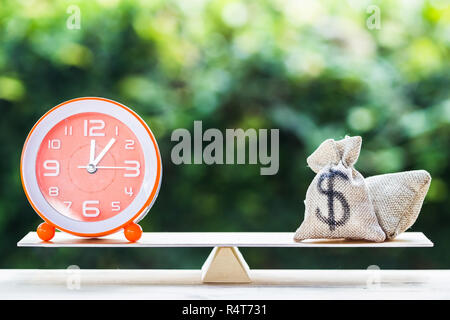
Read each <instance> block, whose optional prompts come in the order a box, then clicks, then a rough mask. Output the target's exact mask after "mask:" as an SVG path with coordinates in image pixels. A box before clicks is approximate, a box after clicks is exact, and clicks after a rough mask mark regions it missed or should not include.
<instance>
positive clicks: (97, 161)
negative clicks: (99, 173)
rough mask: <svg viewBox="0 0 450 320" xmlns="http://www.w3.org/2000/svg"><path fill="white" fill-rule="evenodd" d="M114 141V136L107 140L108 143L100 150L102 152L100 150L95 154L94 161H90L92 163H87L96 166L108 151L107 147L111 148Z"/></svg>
mask: <svg viewBox="0 0 450 320" xmlns="http://www.w3.org/2000/svg"><path fill="white" fill-rule="evenodd" d="M114 142H116V139H114V138H112V139H111V140H109V142H108V144H107V145H106V147H105V148H104V149H103V150H102V152H100V153H99V155H98V156H97V158H95V159H94V161H92V163H89V164H91V165H94V166H96V165H97V164H98V163H99V162H100V161H101V160H102V159H103V157H104V156H105V154H106V153H107V152H108V151H109V149H111V147H112V145H113V144H114Z"/></svg>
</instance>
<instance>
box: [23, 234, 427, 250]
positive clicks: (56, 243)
mask: <svg viewBox="0 0 450 320" xmlns="http://www.w3.org/2000/svg"><path fill="white" fill-rule="evenodd" d="M293 238H294V233H292V232H144V233H143V235H142V238H141V239H140V240H139V241H138V242H135V243H130V242H128V241H127V240H126V239H125V237H124V235H123V233H121V232H120V233H115V234H112V235H109V236H106V237H102V238H98V239H96V238H80V237H75V236H72V235H70V234H67V233H65V232H57V233H56V235H55V237H54V238H53V239H52V240H51V241H49V242H45V241H42V240H41V239H39V237H38V236H37V234H36V232H29V233H28V234H27V235H26V236H25V237H24V238H23V239H22V240H20V241H19V242H18V243H17V245H18V246H19V247H216V246H222V247H303V248H307V247H432V246H433V243H432V242H431V241H430V240H429V239H428V238H427V237H426V236H425V235H424V234H423V233H422V232H404V233H402V234H400V235H399V236H397V237H396V238H395V239H393V240H390V241H385V242H380V243H376V242H369V241H356V240H352V241H350V240H329V239H328V240H327V239H319V240H304V241H302V242H295V241H294V239H293Z"/></svg>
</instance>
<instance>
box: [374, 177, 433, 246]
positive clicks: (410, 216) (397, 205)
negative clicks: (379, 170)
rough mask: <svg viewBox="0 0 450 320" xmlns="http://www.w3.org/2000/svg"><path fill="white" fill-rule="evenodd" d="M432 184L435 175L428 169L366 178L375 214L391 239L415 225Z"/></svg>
mask: <svg viewBox="0 0 450 320" xmlns="http://www.w3.org/2000/svg"><path fill="white" fill-rule="evenodd" d="M430 183H431V176H430V174H429V173H428V172H427V171H425V170H414V171H405V172H397V173H388V174H382V175H378V176H373V177H369V178H366V184H367V187H368V188H369V195H370V198H371V200H372V204H373V207H374V209H375V213H376V215H377V217H378V221H379V223H380V226H381V228H382V229H383V230H384V232H385V233H386V237H387V238H388V239H393V238H395V237H396V236H397V235H399V234H400V233H402V232H404V231H406V230H407V229H409V228H410V227H411V226H412V225H413V224H414V222H415V221H416V219H417V217H418V216H419V212H420V209H421V208H422V203H423V200H424V199H425V196H426V194H427V192H428V188H429V187H430Z"/></svg>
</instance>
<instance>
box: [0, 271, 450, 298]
mask: <svg viewBox="0 0 450 320" xmlns="http://www.w3.org/2000/svg"><path fill="white" fill-rule="evenodd" d="M250 275H251V277H252V279H253V283H252V284H239V285H231V284H230V285H214V284H202V283H201V281H200V270H117V269H115V270H65V269H64V270H35V269H29V270H23V269H22V270H8V269H3V270H0V299H62V300H64V299H161V300H164V299H219V300H222V299H224V300H228V299H231V300H236V299H237V300H240V299H282V300H289V299H450V271H449V270H251V271H250ZM78 284H79V289H77V287H78Z"/></svg>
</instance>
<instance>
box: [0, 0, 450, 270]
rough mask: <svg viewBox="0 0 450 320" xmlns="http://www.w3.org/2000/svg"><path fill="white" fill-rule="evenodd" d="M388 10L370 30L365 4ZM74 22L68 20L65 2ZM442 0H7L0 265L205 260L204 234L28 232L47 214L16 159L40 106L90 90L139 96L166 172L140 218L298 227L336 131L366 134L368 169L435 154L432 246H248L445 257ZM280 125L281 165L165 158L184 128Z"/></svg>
mask: <svg viewBox="0 0 450 320" xmlns="http://www.w3.org/2000/svg"><path fill="white" fill-rule="evenodd" d="M371 4H375V5H377V6H379V8H380V10H381V11H380V12H381V28H380V29H373V30H370V29H369V28H368V27H367V25H366V21H367V19H368V18H369V17H370V16H371V14H372V13H371V12H368V11H367V8H368V6H369V5H371ZM71 5H76V6H78V7H79V8H80V10H81V25H80V26H81V28H80V29H68V28H67V27H66V23H67V19H69V17H70V13H68V8H69V6H71ZM449 22H450V6H449V3H448V2H447V1H439V0H435V1H373V2H370V1H354V0H352V1H296V0H286V1H283V0H273V1H269V0H266V1H264V0H262V1H252V0H250V1H228V0H219V1H204V0H189V1H183V0H179V1H151V0H141V1H119V0H116V1H106V0H98V1H92V0H91V1H76V0H73V1H50V0H47V1H45V0H34V1H32V0H23V1H5V0H0V111H1V116H0V145H1V148H0V170H1V171H0V182H1V184H0V188H1V189H0V234H1V236H0V239H1V241H0V258H1V259H0V267H2V268H32V267H33V268H64V267H67V266H69V265H72V264H76V265H79V266H80V267H81V268H150V267H158V268H197V267H199V266H200V265H201V263H202V261H203V259H204V258H205V257H206V255H207V254H208V250H207V249H195V248H194V249H128V250H124V249H102V250H100V249H27V248H17V247H16V242H17V241H18V240H19V239H20V238H21V237H22V236H24V235H25V234H26V232H28V231H30V230H33V229H35V228H36V226H37V225H38V224H39V223H40V219H39V217H38V216H37V215H36V214H35V213H34V212H33V210H32V208H31V206H30V205H29V204H28V202H27V200H26V198H25V195H24V193H23V191H22V186H21V183H20V178H19V159H20V153H21V149H22V145H23V142H24V140H25V138H26V135H27V134H28V132H29V130H30V129H31V127H32V125H33V124H34V123H35V122H36V121H37V120H38V119H39V117H40V116H41V115H42V114H43V113H44V112H46V111H47V110H48V109H50V108H51V107H53V106H55V105H57V104H58V103H60V102H62V101H65V100H68V99H71V98H76V97H81V96H102V97H107V98H111V99H114V100H117V101H119V102H121V103H124V104H125V105H128V106H130V107H131V108H133V109H134V110H135V111H136V112H138V113H139V114H140V115H141V116H142V117H143V118H144V119H145V120H146V121H147V123H148V124H149V126H150V127H151V128H152V130H153V132H154V133H155V135H156V138H157V140H158V142H159V145H160V148H161V153H162V158H163V163H164V177H163V182H162V187H161V192H160V195H159V198H158V199H157V201H156V203H155V205H154V207H153V208H152V210H151V214H149V215H148V216H147V217H146V218H145V219H144V220H143V221H142V225H143V228H144V230H146V231H294V230H295V229H296V228H297V226H298V225H299V224H300V222H301V221H302V219H303V210H304V206H303V199H304V195H305V192H306V189H307V187H308V185H309V183H310V182H311V180H312V178H313V177H314V174H313V172H312V171H311V170H310V169H309V168H307V166H306V157H307V156H308V155H309V154H310V153H311V152H312V151H313V150H314V149H315V148H316V147H317V146H318V144H319V143H320V142H321V141H322V140H324V139H326V138H330V137H332V138H342V137H343V136H344V135H345V134H349V135H362V136H363V149H362V153H361V157H360V159H359V161H358V163H357V169H358V170H359V171H360V172H361V173H362V174H363V175H364V176H370V175H375V174H381V173H387V172H393V171H400V170H411V169H426V170H428V171H429V172H430V173H431V175H432V177H433V181H432V185H431V189H430V191H429V194H428V196H427V198H426V201H425V204H424V206H423V210H422V213H421V215H420V216H419V219H418V221H417V222H416V224H415V225H414V227H413V230H418V231H423V232H425V233H426V234H427V235H428V236H429V237H430V238H431V239H432V240H433V241H435V243H436V246H435V248H433V249H310V250H305V249H303V250H300V249H277V248H268V249H257V248H255V249H244V254H245V255H246V257H247V260H248V262H249V264H250V266H251V267H256V268H287V267H291V268H365V267H367V266H369V265H371V264H377V265H379V266H380V267H381V268H449V267H450V255H449V254H448V253H447V252H448V249H447V246H446V245H447V244H448V243H450V216H449V211H448V208H449V207H450V202H449V199H448V193H449V188H450V185H449V177H450V172H449V159H450V158H449V152H450V148H449V147H450V141H449V140H450V139H449V137H450V135H449V133H450V126H449V124H450V96H449V84H450V72H449V71H450V68H449V62H450V61H449V44H450V38H449V35H450V23H449ZM194 120H203V127H204V128H208V127H216V128H219V129H221V130H223V129H225V128H249V127H254V128H280V170H279V173H278V174H277V175H275V176H260V175H259V166H255V165H253V166H251V165H234V166H231V165H229V166H206V165H180V166H175V165H173V164H172V163H171V161H170V151H171V148H172V146H173V145H174V143H172V142H171V141H170V135H171V132H172V131H173V130H174V129H176V128H188V129H189V130H192V127H193V121H194Z"/></svg>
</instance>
